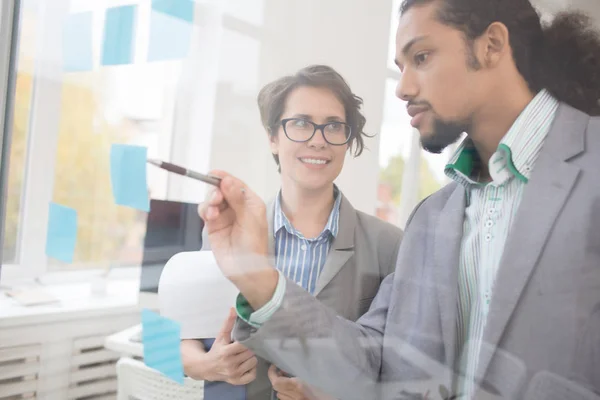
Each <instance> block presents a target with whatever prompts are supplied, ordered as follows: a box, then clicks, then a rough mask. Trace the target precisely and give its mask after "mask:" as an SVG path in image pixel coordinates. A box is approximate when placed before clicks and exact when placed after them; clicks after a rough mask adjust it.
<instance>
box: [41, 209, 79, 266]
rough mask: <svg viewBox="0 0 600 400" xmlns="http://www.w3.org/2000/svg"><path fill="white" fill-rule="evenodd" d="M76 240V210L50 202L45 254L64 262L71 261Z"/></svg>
mask: <svg viewBox="0 0 600 400" xmlns="http://www.w3.org/2000/svg"><path fill="white" fill-rule="evenodd" d="M76 242H77V211H75V210H74V209H72V208H69V207H65V206H61V205H59V204H56V203H50V209H49V213H48V230H47V232H46V255H47V256H48V257H52V258H55V259H57V260H60V261H63V262H66V263H72V262H73V254H74V253H75V243H76Z"/></svg>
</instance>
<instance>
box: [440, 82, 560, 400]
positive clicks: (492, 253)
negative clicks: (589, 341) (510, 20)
mask: <svg viewBox="0 0 600 400" xmlns="http://www.w3.org/2000/svg"><path fill="white" fill-rule="evenodd" d="M558 105H559V103H558V101H557V100H556V99H555V98H554V97H552V96H551V95H550V93H548V92H547V91H546V90H542V91H541V92H540V93H538V95H537V96H536V97H535V98H534V99H533V100H532V101H531V102H530V103H529V105H528V106H527V107H526V108H525V110H523V112H522V113H521V115H520V116H519V117H518V118H517V120H516V121H515V122H514V124H513V125H512V127H511V128H510V130H509V131H508V132H507V133H506V135H505V136H504V138H503V139H502V141H501V142H500V144H499V146H498V148H497V150H496V152H495V153H494V154H493V155H492V157H491V158H490V161H489V164H488V168H489V174H490V177H491V181H490V182H480V181H479V180H478V173H479V171H480V170H481V160H480V159H479V156H478V154H477V152H476V151H475V148H474V147H473V143H472V142H471V141H470V139H466V140H465V141H464V142H463V143H462V144H461V146H460V147H459V148H458V150H457V151H456V153H455V154H454V156H453V157H452V159H451V161H450V163H449V164H448V165H447V166H446V168H445V173H446V175H447V176H448V177H449V178H451V179H452V180H454V181H455V182H457V183H459V184H460V185H462V186H463V187H464V188H465V191H466V193H467V206H466V209H465V219H464V225H463V239H462V243H461V252H460V264H459V278H458V289H459V290H458V291H459V293H458V319H457V343H456V346H457V354H459V355H460V358H459V365H458V367H459V371H460V372H461V373H462V374H463V375H464V378H465V379H464V381H457V382H456V387H455V390H457V391H459V392H461V394H466V396H465V398H466V399H470V398H471V397H472V395H473V391H474V386H473V378H472V377H473V376H475V372H476V370H477V362H478V359H479V354H480V351H481V342H482V339H483V332H484V329H485V324H486V321H487V313H488V310H489V304H490V302H491V301H492V299H493V289H494V282H495V279H496V273H497V270H498V266H499V264H500V258H501V257H502V253H503V251H504V245H505V243H506V240H507V237H508V233H509V230H510V227H511V225H512V223H513V221H514V218H515V215H516V213H517V210H518V208H519V204H520V202H521V197H522V194H523V190H524V188H525V186H526V184H527V182H528V181H529V179H530V177H531V172H532V170H533V168H534V165H535V162H536V160H537V158H538V156H539V154H540V150H541V148H542V146H543V143H544V140H545V138H546V136H547V135H548V132H549V131H550V126H551V124H552V122H553V121H554V117H555V114H556V110H557V109H558Z"/></svg>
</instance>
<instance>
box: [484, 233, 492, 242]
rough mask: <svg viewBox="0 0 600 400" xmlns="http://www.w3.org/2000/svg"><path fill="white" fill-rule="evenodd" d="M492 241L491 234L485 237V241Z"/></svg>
mask: <svg viewBox="0 0 600 400" xmlns="http://www.w3.org/2000/svg"><path fill="white" fill-rule="evenodd" d="M490 240H492V235H491V234H490V233H488V234H486V235H485V241H486V242H489V241H490Z"/></svg>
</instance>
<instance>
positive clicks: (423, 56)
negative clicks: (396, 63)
mask: <svg viewBox="0 0 600 400" xmlns="http://www.w3.org/2000/svg"><path fill="white" fill-rule="evenodd" d="M428 57H429V53H419V54H417V55H415V64H417V65H420V64H423V63H424V62H425V61H427V58H428Z"/></svg>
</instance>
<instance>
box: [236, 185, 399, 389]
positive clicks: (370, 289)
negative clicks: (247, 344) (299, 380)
mask: <svg viewBox="0 0 600 400" xmlns="http://www.w3.org/2000/svg"><path fill="white" fill-rule="evenodd" d="M340 195H341V196H342V201H341V204H340V218H339V230H338V235H337V237H336V238H335V239H334V240H333V242H332V244H331V248H330V250H329V254H328V255H327V259H326V261H325V265H324V266H323V270H322V272H321V275H320V276H319V278H318V280H317V286H316V289H315V297H316V298H317V299H318V300H319V301H320V302H321V303H322V304H324V305H325V306H327V307H329V308H330V310H331V311H332V312H335V313H337V314H339V315H341V316H343V317H344V318H347V319H349V320H352V321H355V320H356V319H358V317H360V316H361V315H363V314H364V313H365V312H367V310H368V309H369V306H370V305H371V302H372V301H373V298H374V297H375V295H376V294H377V290H378V289H379V285H380V284H381V282H382V281H383V279H384V278H385V277H386V276H388V275H389V274H390V273H392V272H393V270H394V264H395V260H396V258H397V256H398V248H399V247H400V240H401V238H402V231H401V230H400V229H399V228H397V227H395V226H394V225H391V224H389V223H387V222H384V221H382V220H380V219H378V218H375V217H373V216H370V215H367V214H365V213H363V212H360V211H357V210H355V209H354V207H352V204H350V202H349V201H348V199H346V197H344V196H343V194H341V193H340ZM274 208H275V207H274V202H271V203H270V204H269V206H268V210H267V217H268V222H269V224H268V226H269V239H270V242H269V252H270V253H271V255H274V254H275V239H274V236H273V218H274ZM299 290H302V289H301V288H300V289H299ZM307 294H308V293H307ZM309 296H310V295H309ZM311 297H312V296H311ZM269 365H270V364H269V363H267V362H265V361H264V360H260V362H259V365H258V369H257V379H256V380H255V381H254V382H252V383H251V384H249V385H248V389H247V395H248V397H247V398H248V400H265V399H269V398H270V395H271V389H272V388H271V383H270V381H269V378H268V376H267V370H268V367H269Z"/></svg>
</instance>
